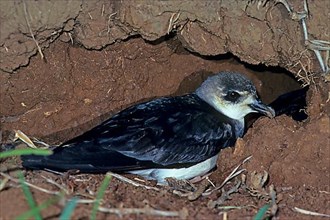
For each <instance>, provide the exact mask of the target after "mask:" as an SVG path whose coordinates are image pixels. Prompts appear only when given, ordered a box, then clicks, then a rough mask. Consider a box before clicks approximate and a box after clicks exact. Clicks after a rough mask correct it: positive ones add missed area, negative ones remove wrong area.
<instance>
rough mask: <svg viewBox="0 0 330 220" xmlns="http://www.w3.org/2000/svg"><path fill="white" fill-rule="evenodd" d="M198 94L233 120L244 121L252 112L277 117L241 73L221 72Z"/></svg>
mask: <svg viewBox="0 0 330 220" xmlns="http://www.w3.org/2000/svg"><path fill="white" fill-rule="evenodd" d="M196 94H197V95H198V96H199V97H200V98H202V99H203V100H204V101H206V102H207V103H208V104H210V105H212V106H213V107H214V108H215V109H217V110H218V111H220V112H221V113H223V114H224V115H226V116H228V117H230V118H232V119H236V120H240V121H242V120H243V119H244V117H245V116H246V115H247V114H249V113H251V112H257V113H261V114H264V115H266V116H268V117H270V118H273V117H275V112H274V110H273V109H272V108H271V107H269V106H267V105H265V104H264V103H262V102H261V100H260V99H259V97H258V95H257V91H256V88H255V86H254V85H253V83H252V82H251V80H249V79H248V78H246V77H245V76H243V75H241V74H239V73H232V72H220V73H219V74H217V75H214V76H211V77H209V78H208V79H207V80H205V81H204V82H203V83H202V85H201V86H200V87H199V88H198V89H197V90H196Z"/></svg>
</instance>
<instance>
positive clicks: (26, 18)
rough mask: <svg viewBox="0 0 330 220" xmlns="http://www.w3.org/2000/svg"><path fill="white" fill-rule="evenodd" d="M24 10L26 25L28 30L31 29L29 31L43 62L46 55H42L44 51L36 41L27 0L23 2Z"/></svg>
mask: <svg viewBox="0 0 330 220" xmlns="http://www.w3.org/2000/svg"><path fill="white" fill-rule="evenodd" d="M23 8H24V14H25V21H26V24H27V26H28V28H29V31H30V34H31V37H32V39H33V41H34V43H35V44H36V45H37V48H38V52H39V54H40V56H41V59H42V60H43V59H44V57H45V56H44V54H43V53H42V50H41V48H40V46H39V43H38V41H37V40H36V39H35V37H34V34H33V32H32V29H31V25H30V22H29V19H28V11H27V8H26V4H25V0H23Z"/></svg>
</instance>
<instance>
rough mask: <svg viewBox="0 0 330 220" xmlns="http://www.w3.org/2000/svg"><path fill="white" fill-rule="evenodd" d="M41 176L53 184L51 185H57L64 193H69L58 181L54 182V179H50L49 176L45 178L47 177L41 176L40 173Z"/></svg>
mask: <svg viewBox="0 0 330 220" xmlns="http://www.w3.org/2000/svg"><path fill="white" fill-rule="evenodd" d="M41 177H42V178H44V179H45V180H46V181H47V183H50V184H53V185H55V186H57V187H58V188H59V189H61V190H62V191H63V192H64V193H65V194H66V195H68V194H69V191H68V189H66V188H65V187H64V186H62V185H61V184H58V183H57V182H55V181H54V180H52V179H50V178H47V177H45V176H43V175H41Z"/></svg>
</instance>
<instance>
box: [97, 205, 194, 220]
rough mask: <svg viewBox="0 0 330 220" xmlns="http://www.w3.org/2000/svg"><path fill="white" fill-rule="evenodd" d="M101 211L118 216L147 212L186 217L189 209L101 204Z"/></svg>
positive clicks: (155, 214)
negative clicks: (161, 208)
mask: <svg viewBox="0 0 330 220" xmlns="http://www.w3.org/2000/svg"><path fill="white" fill-rule="evenodd" d="M98 210H99V211H100V212H105V213H111V214H116V215H118V216H123V215H131V214H145V215H152V216H161V217H180V218H182V219H186V218H187V216H188V210H187V209H186V208H183V209H182V210H180V211H163V210H157V209H153V208H151V207H149V206H146V207H144V208H105V207H102V206H100V207H99V209H98Z"/></svg>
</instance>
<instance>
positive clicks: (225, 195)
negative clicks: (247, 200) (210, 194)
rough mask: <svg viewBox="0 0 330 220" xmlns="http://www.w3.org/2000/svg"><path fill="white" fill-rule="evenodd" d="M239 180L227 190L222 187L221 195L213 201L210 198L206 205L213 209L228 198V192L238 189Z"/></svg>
mask: <svg viewBox="0 0 330 220" xmlns="http://www.w3.org/2000/svg"><path fill="white" fill-rule="evenodd" d="M241 183H242V182H241V181H239V182H238V183H237V184H236V185H235V186H233V187H232V188H231V189H230V190H228V191H227V192H226V191H225V190H224V189H223V188H222V194H221V196H220V197H219V198H218V199H217V200H215V201H213V200H210V201H209V203H208V204H207V206H208V207H209V208H210V209H213V208H215V207H217V206H218V205H222V204H223V203H224V202H225V201H226V200H228V199H230V197H229V196H230V194H233V193H235V192H237V191H238V189H239V187H240V186H241Z"/></svg>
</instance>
